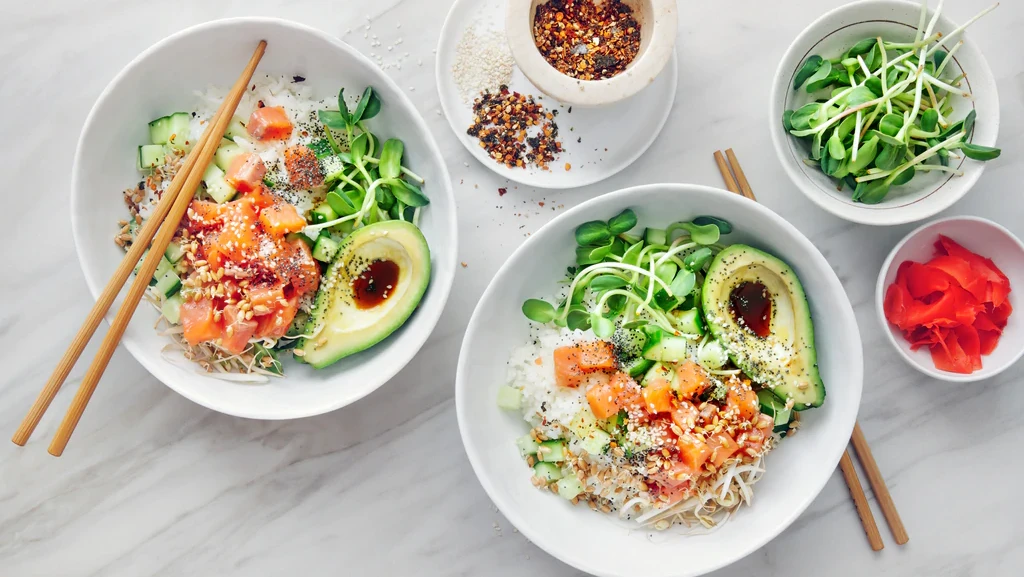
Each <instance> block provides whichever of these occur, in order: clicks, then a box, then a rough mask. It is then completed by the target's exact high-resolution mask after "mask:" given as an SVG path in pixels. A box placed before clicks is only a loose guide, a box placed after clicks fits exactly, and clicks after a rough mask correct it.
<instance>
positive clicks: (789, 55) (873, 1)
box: [768, 0, 1000, 226]
mask: <svg viewBox="0 0 1024 577" xmlns="http://www.w3.org/2000/svg"><path fill="white" fill-rule="evenodd" d="M886 6H889V7H900V8H913V9H914V10H917V11H920V8H921V5H920V4H919V3H915V2H910V1H909V0H857V1H856V2H851V3H849V4H844V5H842V6H839V7H836V8H833V9H832V10H829V11H828V12H826V13H824V14H822V15H821V16H819V17H818V18H816V19H814V21H813V22H811V23H810V24H808V25H807V26H806V27H805V28H804V29H803V30H801V31H800V33H799V34H798V35H797V36H796V38H795V39H794V40H793V42H792V43H790V45H789V47H788V48H787V49H786V51H785V53H783V55H782V58H781V59H780V60H779V64H778V66H777V67H776V70H775V76H774V79H773V80H772V88H771V93H770V96H769V98H768V124H769V134H771V138H772V144H773V146H774V148H775V154H776V156H777V157H778V159H779V163H780V164H781V165H782V168H783V170H784V171H785V172H786V175H787V176H789V178H790V180H791V181H793V184H795V185H796V187H797V189H799V190H800V192H801V193H803V194H804V196H806V197H807V198H808V199H809V200H810V201H811V202H813V203H814V204H816V205H817V206H818V207H819V208H822V209H824V210H826V211H827V212H829V213H831V214H833V215H835V216H838V217H839V218H842V219H843V220H846V221H849V222H855V223H858V224H867V225H872V226H892V225H897V224H907V223H911V222H918V221H921V220H924V219H927V218H931V217H933V216H935V215H936V214H938V213H940V212H942V211H943V210H946V209H947V208H949V207H951V206H953V205H954V204H956V203H957V202H958V201H960V200H961V199H962V198H963V197H964V196H966V195H967V193H968V192H970V190H971V189H972V188H974V185H975V184H977V182H978V180H979V179H980V178H981V175H982V173H983V172H984V171H985V166H986V164H987V163H985V162H979V163H975V164H972V165H971V166H972V168H971V169H970V170H966V171H964V175H963V176H960V177H957V180H956V181H955V182H957V183H958V185H959V192H957V193H955V194H952V195H948V196H945V197H940V199H939V200H932V201H929V202H927V203H924V204H921V203H922V201H924V200H925V199H927V198H928V197H930V196H931V195H932V194H934V193H935V192H937V191H938V188H936V189H935V191H932V193H929V194H928V195H926V196H924V197H922V198H919V199H917V200H915V201H913V202H910V203H907V204H904V205H900V206H893V207H879V206H872V205H863V206H859V205H856V204H850V203H845V202H840V201H837V200H836V199H833V198H832V197H830V196H827V195H823V194H821V191H820V190H818V189H817V187H813V190H812V186H811V184H809V183H808V179H807V176H806V175H804V174H803V173H801V172H800V171H798V170H797V169H795V168H794V166H793V159H792V158H790V157H789V156H787V154H786V150H787V149H788V146H789V140H788V138H789V135H788V134H786V133H785V131H784V130H782V126H781V124H780V123H779V121H778V118H780V117H781V114H782V112H783V111H782V110H780V107H783V108H784V102H785V99H783V100H782V101H780V102H776V97H777V95H779V94H789V93H790V92H792V88H790V87H789V82H790V80H789V79H788V78H786V76H787V72H788V70H789V69H788V68H787V67H786V63H787V62H789V61H790V60H792V59H794V58H795V57H796V55H797V53H799V52H800V50H801V47H803V46H805V45H807V44H808V43H810V41H811V40H812V38H811V36H813V35H812V34H811V30H812V29H814V28H816V27H818V26H820V25H823V24H826V23H827V22H829V21H831V20H836V19H838V18H840V17H841V16H842V15H844V14H845V13H847V12H848V11H854V10H859V9H864V8H865V7H875V8H883V7H886ZM928 10H929V14H933V13H934V10H932V9H931V8H929V9H928ZM942 17H943V18H945V19H946V20H948V21H950V22H953V23H954V24H955V21H953V20H952V18H949V16H948V15H946V14H943V15H942ZM869 21H873V19H872V20H858V21H857V22H853V23H851V24H848V25H847V26H845V27H848V26H852V25H854V24H860V23H864V22H869ZM892 21H893V22H896V21H895V20H892ZM896 23H899V24H904V25H909V26H910V27H911V28H914V27H916V24H907V23H906V22H896ZM845 27H844V28H845ZM834 32H835V31H833V32H830V33H829V34H832V33H834ZM966 36H967V31H964V32H962V33H961V39H965V38H966ZM820 41H821V39H819V40H818V42H820ZM962 50H967V51H970V52H972V53H973V54H974V55H975V56H976V57H977V65H976V67H975V70H974V71H973V72H974V74H972V76H973V77H975V78H988V79H991V84H992V86H993V90H992V98H993V101H994V102H993V104H994V105H993V106H992V107H991V110H986V115H987V120H988V122H990V123H991V125H992V136H993V140H997V139H998V136H999V119H1000V111H999V91H998V87H997V86H996V82H995V76H993V74H992V69H991V68H990V67H989V65H988V61H987V60H986V59H985V55H984V53H983V52H982V51H981V50H980V49H978V48H977V47H975V46H974V45H973V43H969V42H964V48H963V49H962ZM961 56H962V54H961ZM954 60H956V62H958V63H959V59H956V57H954ZM783 87H784V88H785V91H782V89H783ZM951 179H952V176H951V177H950V178H949V179H947V180H946V181H943V184H942V185H940V186H939V188H941V187H942V186H945V184H946V183H949V182H950V181H951ZM915 205H919V207H928V208H923V209H919V212H918V211H917V210H915V209H911V208H909V207H911V206H915Z"/></svg>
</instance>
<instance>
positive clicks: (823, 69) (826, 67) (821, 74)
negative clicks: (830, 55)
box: [807, 60, 836, 93]
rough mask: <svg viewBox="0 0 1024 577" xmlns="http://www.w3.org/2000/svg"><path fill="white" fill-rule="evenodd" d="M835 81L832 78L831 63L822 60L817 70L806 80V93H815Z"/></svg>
mask: <svg viewBox="0 0 1024 577" xmlns="http://www.w3.org/2000/svg"><path fill="white" fill-rule="evenodd" d="M835 81H836V78H835V77H833V76H832V63H831V62H829V61H828V60H824V61H822V63H821V66H820V67H818V70H816V71H815V72H814V74H813V75H811V77H810V78H808V79H807V92H809V93H810V92H817V91H819V90H821V89H822V88H825V87H826V86H828V85H829V84H832V83H833V82H835Z"/></svg>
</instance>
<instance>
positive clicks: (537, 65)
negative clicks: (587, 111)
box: [505, 0, 679, 106]
mask: <svg viewBox="0 0 1024 577" xmlns="http://www.w3.org/2000/svg"><path fill="white" fill-rule="evenodd" d="M547 1H548V0H541V1H540V2H538V4H541V3H546V2H547ZM507 2H508V3H507V6H506V12H505V37H506V39H507V40H508V46H509V50H510V51H511V52H512V58H513V59H514V60H515V62H516V65H517V66H518V67H519V69H520V70H521V71H522V72H523V74H524V75H525V76H526V78H527V79H529V81H530V82H531V83H533V84H534V85H535V86H536V87H537V88H538V89H539V90H540V91H541V92H543V93H544V94H547V95H548V96H550V97H552V98H554V99H555V100H557V101H559V102H562V103H565V104H573V105H575V106H605V105H608V104H613V103H615V102H619V101H622V100H625V99H627V98H629V97H631V96H633V95H634V94H636V93H638V92H640V91H641V90H643V89H644V88H646V87H647V86H649V85H650V84H651V83H652V82H653V81H654V79H655V78H657V76H658V75H659V74H661V72H662V71H663V70H664V68H665V65H666V64H668V62H669V60H670V56H671V55H673V54H675V45H676V40H677V36H678V27H679V23H678V21H677V20H678V19H677V17H676V11H677V7H676V0H641V3H646V2H650V5H651V12H652V13H653V14H654V16H653V17H652V18H651V22H650V24H649V26H650V27H651V41H650V42H649V43H648V45H647V47H646V48H645V49H644V50H642V51H641V52H640V53H639V54H637V56H636V58H635V59H634V60H633V62H631V63H630V65H629V67H628V68H627V69H626V70H624V71H622V72H621V73H619V74H616V75H615V76H612V77H611V78H605V79H603V80H578V79H576V78H572V77H571V76H567V75H565V74H562V73H561V72H559V71H558V70H556V69H555V67H554V66H551V64H549V63H548V61H547V60H545V59H544V57H543V56H541V54H540V50H538V49H537V45H536V44H535V43H534V39H533V30H532V27H531V26H530V22H531V20H532V19H531V18H524V17H523V16H524V14H525V15H526V16H529V12H530V10H532V9H533V3H534V0H507Z"/></svg>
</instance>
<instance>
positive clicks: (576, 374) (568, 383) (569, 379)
mask: <svg viewBox="0 0 1024 577" xmlns="http://www.w3.org/2000/svg"><path fill="white" fill-rule="evenodd" d="M582 381H583V370H582V369H581V368H580V350H579V349H578V348H576V347H558V348H557V349H555V383H557V384H558V385H559V386H561V387H574V388H575V387H578V386H580V383H581V382H582Z"/></svg>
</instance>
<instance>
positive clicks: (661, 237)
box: [644, 228, 668, 246]
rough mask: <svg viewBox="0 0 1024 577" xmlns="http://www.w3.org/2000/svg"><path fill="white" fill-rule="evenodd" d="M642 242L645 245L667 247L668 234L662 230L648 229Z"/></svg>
mask: <svg viewBox="0 0 1024 577" xmlns="http://www.w3.org/2000/svg"><path fill="white" fill-rule="evenodd" d="M644 242H646V243H647V244H660V245H663V246H667V245H668V232H667V231H666V230H665V229H663V228H648V229H647V230H645V231H644Z"/></svg>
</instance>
